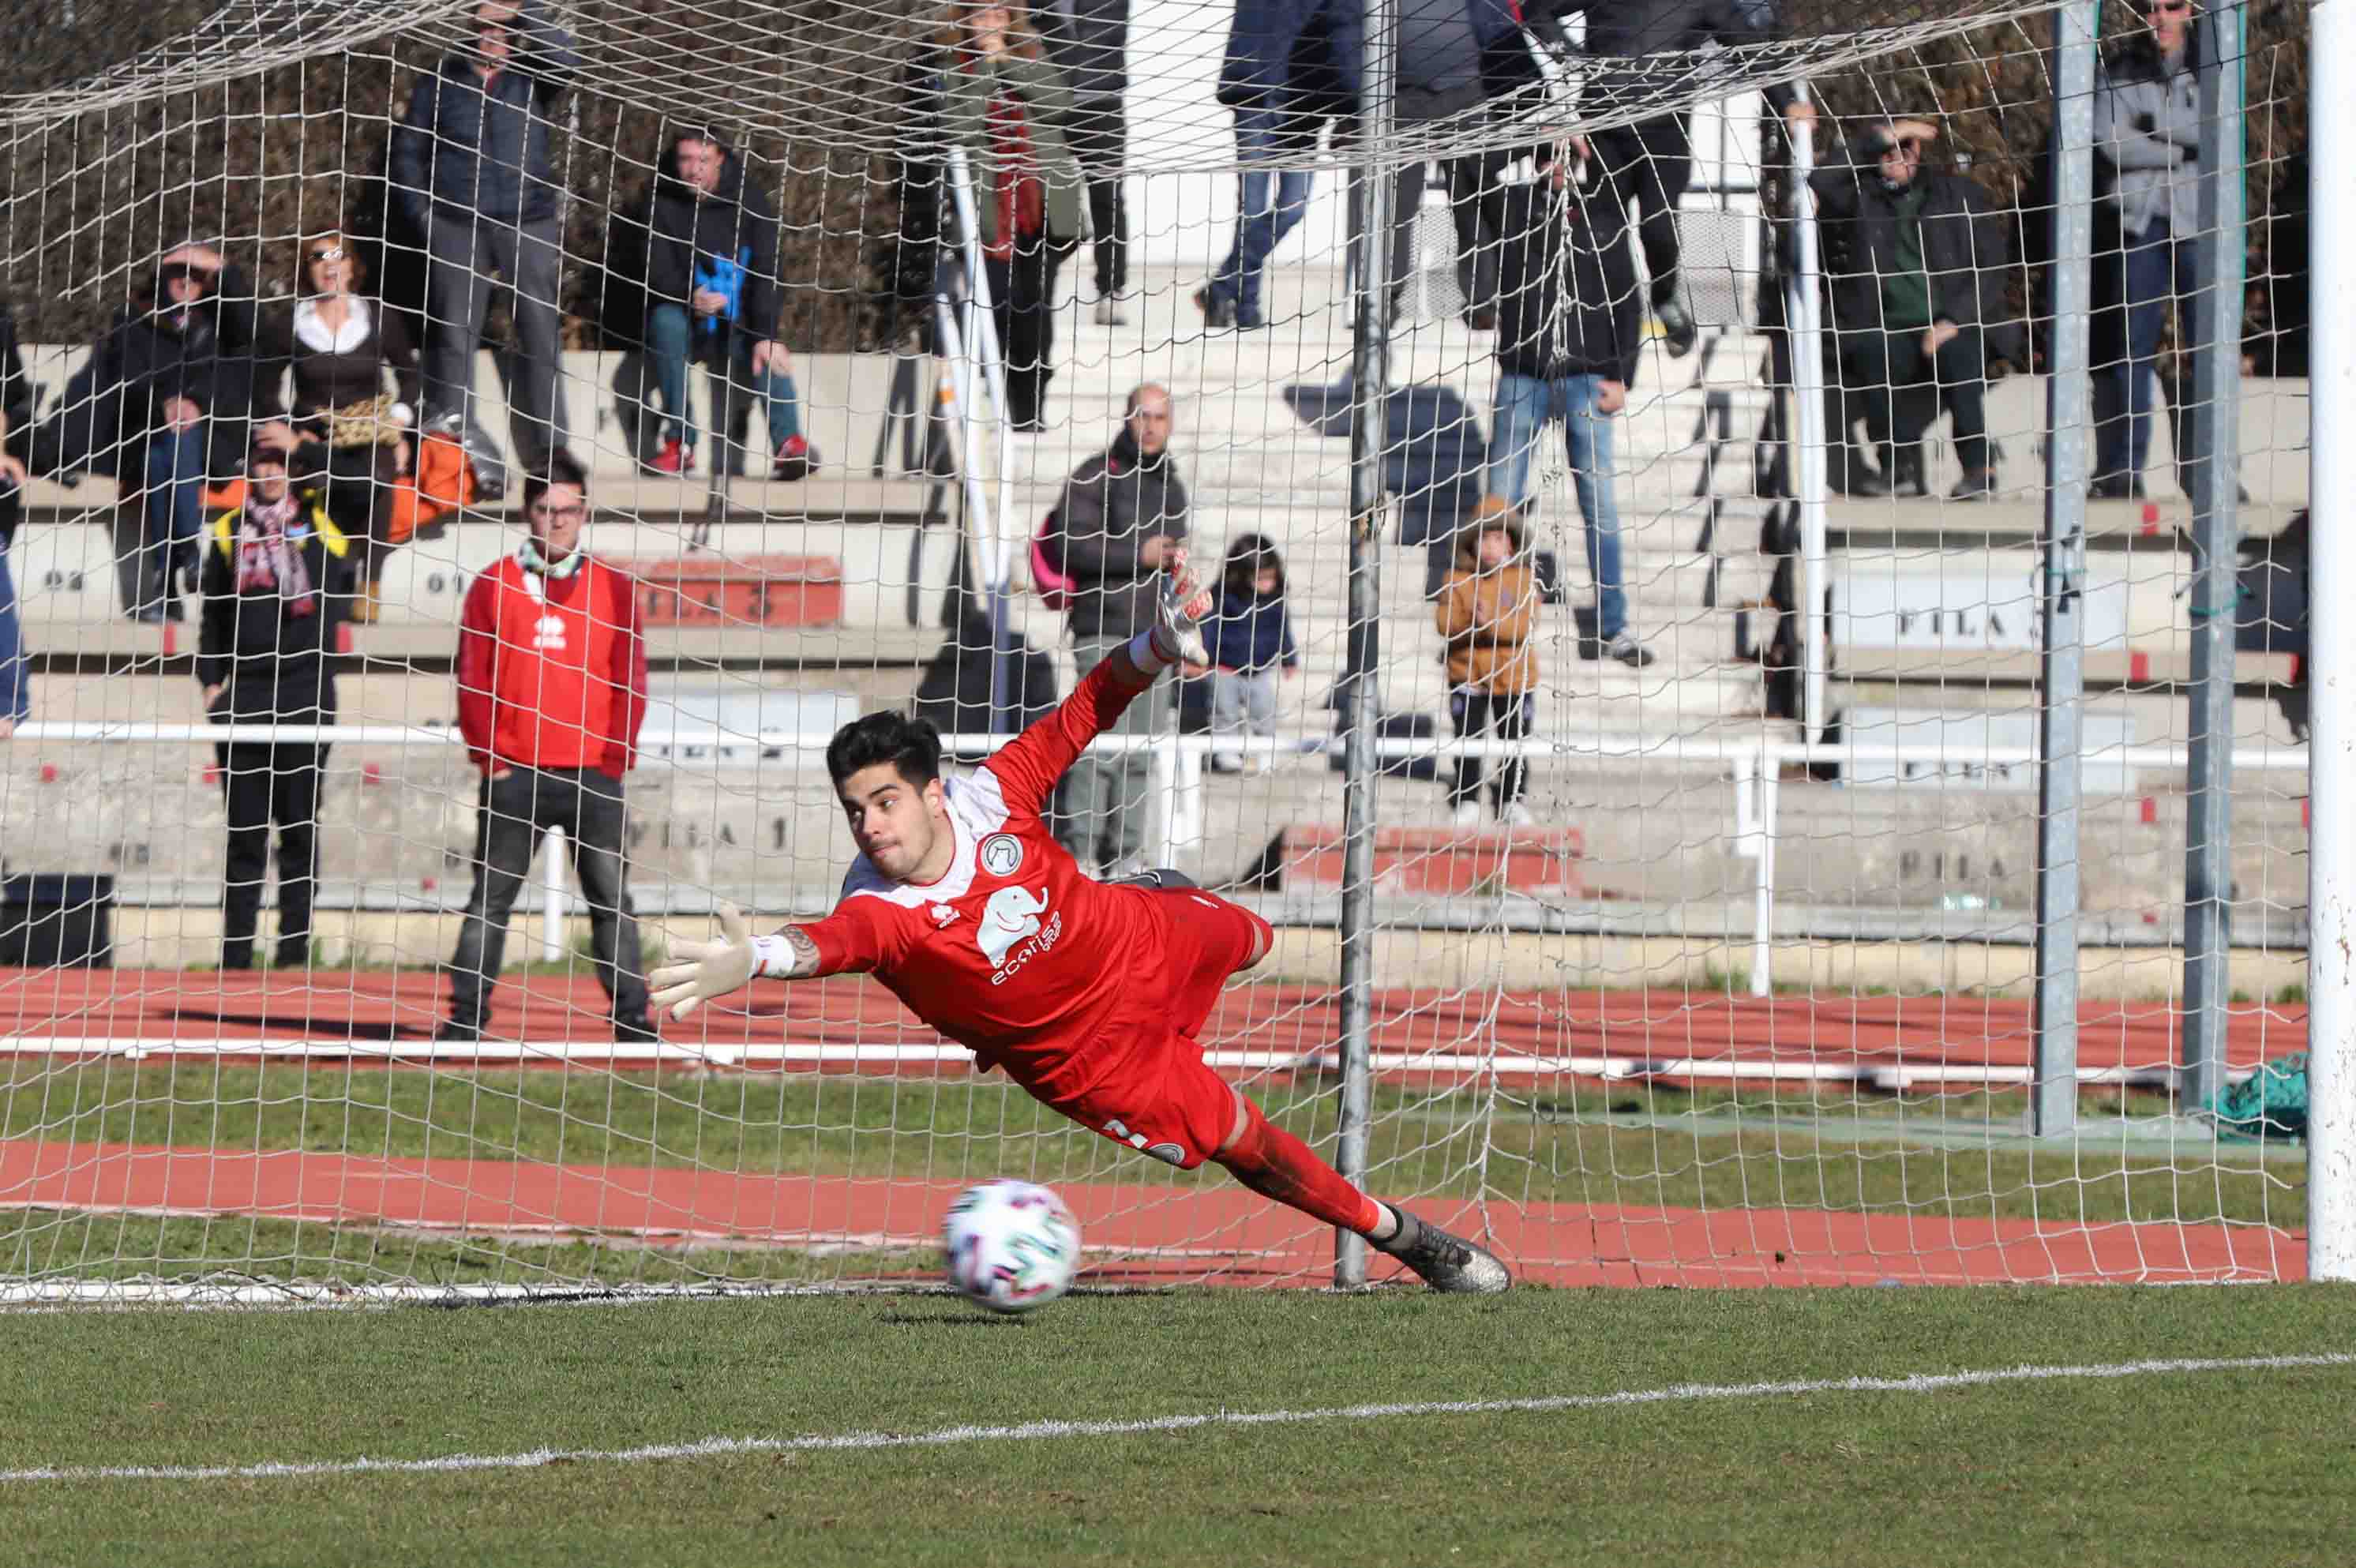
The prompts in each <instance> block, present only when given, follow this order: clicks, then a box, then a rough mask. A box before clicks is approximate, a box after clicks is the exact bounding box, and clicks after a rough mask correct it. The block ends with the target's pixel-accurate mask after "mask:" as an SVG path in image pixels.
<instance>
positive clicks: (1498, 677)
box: [1434, 496, 1538, 828]
mask: <svg viewBox="0 0 2356 1568" xmlns="http://www.w3.org/2000/svg"><path fill="white" fill-rule="evenodd" d="M1434 618H1435V619H1436V620H1437V621H1438V623H1439V626H1440V636H1441V637H1443V638H1445V639H1447V649H1446V650H1445V651H1444V652H1443V653H1442V655H1441V658H1442V659H1443V660H1445V661H1446V663H1447V665H1448V687H1449V691H1448V716H1449V718H1450V719H1451V721H1452V722H1453V723H1454V725H1455V726H1456V734H1457V736H1459V737H1460V738H1462V739H1465V740H1481V739H1484V738H1486V737H1489V736H1495V737H1496V738H1497V739H1499V740H1520V739H1522V738H1524V737H1525V736H1527V735H1528V734H1529V733H1530V725H1531V718H1532V714H1533V712H1534V710H1535V709H1536V707H1537V703H1536V701H1535V699H1534V698H1533V697H1532V696H1531V694H1530V693H1532V692H1533V691H1535V690H1536V689H1537V683H1538V663H1537V652H1536V650H1534V649H1533V648H1532V647H1531V639H1532V638H1533V637H1534V636H1535V634H1536V633H1537V620H1538V583H1537V572H1536V571H1535V570H1533V569H1532V567H1531V565H1530V564H1529V560H1528V554H1527V551H1526V548H1525V542H1524V540H1523V537H1522V525H1521V524H1520V523H1519V522H1518V521H1515V517H1514V512H1513V508H1512V507H1510V506H1509V505H1507V504H1506V502H1505V499H1503V498H1502V497H1498V496H1486V497H1483V499H1482V501H1481V504H1480V506H1479V507H1478V508H1477V509H1475V510H1474V511H1473V514H1472V524H1471V525H1470V526H1469V527H1467V528H1466V529H1465V530H1464V531H1463V532H1462V536H1461V537H1460V538H1459V540H1458V542H1457V546H1456V569H1455V570H1454V571H1452V572H1451V573H1449V575H1448V581H1447V584H1446V585H1444V586H1443V587H1442V588H1441V589H1440V600H1439V603H1438V605H1437V606H1436V607H1435V608H1434ZM1526 772H1527V769H1526V768H1525V766H1524V765H1523V762H1522V759H1521V758H1520V757H1510V758H1508V759H1506V760H1505V762H1504V763H1503V764H1501V765H1500V766H1499V767H1498V768H1497V771H1496V775H1495V777H1494V779H1491V780H1490V783H1489V798H1490V800H1491V801H1492V803H1493V804H1494V808H1495V811H1496V814H1497V817H1498V820H1499V821H1501V822H1507V823H1509V824H1511V825H1513V826H1515V827H1527V826H1529V825H1530V822H1532V820H1533V819H1532V818H1531V815H1530V811H1529V808H1528V807H1527V806H1526V805H1524V804H1523V803H1522V790H1523V786H1524V782H1525V777H1526ZM1482 776H1483V768H1482V766H1481V759H1480V758H1479V757H1459V758H1458V759H1457V762H1456V773H1455V779H1454V782H1453V783H1452V784H1451V787H1450V789H1449V792H1448V800H1449V804H1450V806H1451V808H1452V809H1453V815H1454V818H1455V822H1456V825H1457V826H1458V827H1460V828H1472V827H1478V826H1480V823H1481V781H1482Z"/></svg>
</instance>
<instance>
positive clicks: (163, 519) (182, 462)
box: [146, 420, 206, 546]
mask: <svg viewBox="0 0 2356 1568" xmlns="http://www.w3.org/2000/svg"><path fill="white" fill-rule="evenodd" d="M205 456H206V446H205V426H204V422H203V421H201V420H199V421H198V422H197V423H196V424H191V425H189V426H188V427H187V429H186V430H172V429H164V430H158V431H156V432H155V433H154V434H153V435H149V436H148V437H147V506H146V519H147V542H148V544H149V545H151V546H157V545H167V544H180V543H186V542H193V541H195V540H197V539H198V538H199V537H201V536H202V535H203V533H204V532H205Z"/></svg>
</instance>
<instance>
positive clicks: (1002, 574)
mask: <svg viewBox="0 0 2356 1568" xmlns="http://www.w3.org/2000/svg"><path fill="white" fill-rule="evenodd" d="M941 164H942V167H943V169H944V170H945V171H946V172H947V174H948V186H949V197H950V199H951V201H952V203H953V204H954V207H955V209H956V212H957V220H958V233H959V234H960V235H961V236H962V237H963V240H964V248H963V252H962V253H963V255H964V257H965V274H966V276H965V286H966V299H967V301H968V304H969V316H968V317H967V329H966V343H967V345H968V346H969V348H970V349H971V350H972V352H973V354H974V357H975V360H976V361H977V363H978V364H979V366H980V371H981V373H982V375H983V377H984V378H985V379H986V381H988V383H989V386H990V398H991V414H992V415H993V419H994V424H993V429H994V432H995V434H996V435H997V438H998V439H997V457H998V475H997V479H998V483H997V490H998V504H997V505H996V506H995V507H988V508H984V509H983V510H980V512H979V513H977V514H976V515H977V517H978V518H979V520H980V522H979V527H980V535H979V536H978V537H980V538H982V539H986V540H987V543H986V544H985V545H984V546H983V547H982V548H981V549H980V551H979V552H978V553H979V554H980V557H981V562H982V567H983V571H984V573H985V574H986V575H985V578H984V583H983V586H984V587H985V589H986V590H987V592H988V595H989V596H988V598H987V599H985V600H984V601H983V603H984V607H985V608H986V610H987V612H988V614H989V617H990V733H991V734H992V735H1012V733H1013V732H1014V730H1015V729H1016V728H1017V725H1016V724H1015V716H1016V714H1017V712H1018V710H1019V702H1020V696H1019V693H1017V692H1016V691H1015V690H1014V682H1013V679H1012V670H1011V666H1012V662H1013V658H1014V648H1013V641H1014V630H1013V595H1012V589H1011V588H1010V586H1009V584H1010V583H1011V581H1012V575H1013V567H1012V539H1013V532H1012V528H1013V524H1012V521H1011V518H1012V509H1013V505H1014V427H1013V424H1012V419H1011V416H1010V415H1009V414H1008V413H1007V411H1006V410H1007V403H1006V356H1005V346H1004V345H1003V344H1001V343H1000V342H999V340H998V323H997V318H996V317H993V316H992V315H991V298H990V274H989V271H988V269H987V268H986V267H985V266H984V265H983V263H982V259H981V228H980V223H979V221H978V220H977V219H976V216H975V208H974V195H973V172H972V169H971V167H970V166H969V164H968V162H967V160H966V154H965V148H964V147H963V146H961V145H958V144H957V143H955V142H952V143H950V144H948V146H947V147H945V148H944V149H943V153H942V160H941ZM972 392H973V386H972V381H971V378H968V381H967V385H966V393H967V397H968V400H969V401H968V404H967V414H966V432H967V440H966V442H965V444H964V445H965V453H964V457H965V463H966V466H967V467H969V468H975V469H978V468H979V467H980V463H981V454H980V443H979V442H978V441H976V440H974V439H973V434H974V430H975V423H974V415H973V412H972V404H971V402H970V399H971V396H972ZM976 488H977V489H978V487H976Z"/></svg>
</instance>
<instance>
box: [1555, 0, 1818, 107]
mask: <svg viewBox="0 0 2356 1568" xmlns="http://www.w3.org/2000/svg"><path fill="white" fill-rule="evenodd" d="M1541 4H1542V5H1543V8H1544V10H1545V11H1546V13H1547V15H1548V16H1558V15H1560V14H1563V13H1567V12H1570V11H1584V12H1586V13H1587V53H1588V54H1589V55H1590V56H1591V57H1594V58H1597V59H1603V60H1608V61H1612V62H1615V63H1612V64H1606V65H1602V66H1600V67H1598V68H1597V69H1596V70H1595V71H1594V72H1593V74H1592V75H1591V76H1590V80H1589V82H1588V85H1587V88H1586V94H1587V95H1588V101H1589V102H1593V103H1595V104H1597V105H1599V106H1602V107H1611V106H1613V105H1616V104H1620V103H1624V102H1628V101H1629V100H1630V99H1631V98H1633V97H1636V96H1639V95H1643V94H1646V93H1651V94H1654V95H1657V96H1665V95H1667V94H1668V93H1671V92H1673V91H1689V90H1690V87H1691V84H1692V66H1691V64H1690V63H1689V62H1682V63H1674V64H1669V65H1665V67H1663V68H1661V69H1660V70H1654V69H1653V68H1648V67H1645V66H1642V65H1636V64H1633V63H1618V62H1630V61H1634V60H1636V59H1640V58H1641V57H1643V56H1645V55H1657V54H1690V53H1692V52H1694V51H1696V50H1697V49H1702V48H1708V46H1709V45H1711V44H1714V43H1716V44H1726V45H1729V46H1738V47H1739V46H1740V45H1743V44H1763V43H1771V42H1772V41H1773V40H1774V39H1776V38H1780V37H1782V36H1783V24H1782V20H1781V18H1780V17H1778V16H1777V15H1776V6H1775V0H1603V3H1601V4H1596V5H1572V4H1550V5H1548V4H1544V0H1541ZM1766 94H1767V102H1768V103H1769V104H1770V105H1771V106H1772V108H1773V109H1774V110H1775V112H1776V113H1783V110H1784V108H1785V107H1786V106H1787V105H1789V104H1790V103H1791V102H1792V97H1793V93H1792V87H1791V84H1790V83H1789V82H1775V83H1773V84H1772V85H1770V86H1769V87H1768V88H1767V90H1766Z"/></svg>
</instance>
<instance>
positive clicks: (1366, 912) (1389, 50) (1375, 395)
mask: <svg viewBox="0 0 2356 1568" xmlns="http://www.w3.org/2000/svg"><path fill="white" fill-rule="evenodd" d="M1362 4H1363V5H1364V7H1365V12H1364V14H1365V29H1366V36H1365V53H1364V55H1363V56H1362V57H1361V69H1362V71H1363V73H1364V74H1363V79H1362V81H1361V83H1360V87H1359V113H1358V145H1357V154H1358V156H1357V161H1356V163H1355V165H1354V166H1352V168H1351V170H1350V180H1351V183H1352V184H1353V185H1354V186H1355V188H1356V192H1355V194H1356V196H1357V199H1356V200H1355V202H1353V203H1352V204H1351V207H1352V210H1354V211H1355V212H1356V213H1357V214H1358V231H1357V232H1356V233H1355V234H1353V235H1351V236H1350V243H1351V244H1353V245H1355V246H1356V247H1357V251H1358V299H1357V319H1356V322H1355V326H1354V327H1353V328H1352V333H1351V352H1350V402H1351V408H1350V591H1349V602H1350V627H1349V634H1348V637H1347V639H1346V641H1347V645H1348V648H1349V664H1348V673H1347V675H1346V676H1345V678H1344V679H1345V684H1346V689H1347V695H1346V696H1345V697H1344V704H1345V717H1346V719H1347V724H1348V727H1347V728H1346V729H1345V730H1344V756H1343V775H1342V974H1341V985H1342V1018H1341V1024H1342V1030H1341V1035H1342V1037H1341V1042H1340V1044H1341V1056H1342V1105H1341V1118H1340V1122H1341V1125H1340V1133H1339V1138H1338V1143H1337V1146H1336V1148H1335V1150H1334V1154H1333V1165H1334V1168H1335V1169H1336V1170H1338V1171H1340V1172H1341V1173H1342V1174H1343V1175H1344V1176H1347V1177H1349V1179H1350V1180H1352V1181H1354V1182H1355V1183H1357V1184H1358V1185H1359V1186H1360V1187H1365V1183H1366V1144H1367V1135H1368V1131H1369V1127H1370V1124H1371V1122H1372V1121H1373V1117H1374V1058H1373V1046H1374V1042H1373V1036H1374V942H1375V918H1374V915H1375V780H1376V770H1377V768H1378V767H1379V764H1378V762H1377V761H1376V756H1375V725H1376V722H1377V720H1378V719H1379V717H1380V713H1381V707H1380V703H1379V702H1378V701H1377V693H1376V689H1375V687H1376V664H1377V663H1378V662H1379V659H1378V656H1377V654H1376V646H1377V643H1376V631H1377V630H1378V624H1377V623H1378V621H1379V618H1380V616H1381V609H1382V598H1381V591H1380V590H1381V576H1380V572H1381V565H1382V547H1383V531H1382V525H1383V512H1384V506H1383V447H1384V445H1385V441H1384V437H1385V431H1384V429H1383V415H1384V410H1385V402H1386V400H1385V396H1384V392H1385V389H1386V386H1387V381H1388V380H1389V375H1390V367H1389V362H1388V361H1389V358H1390V314H1391V313H1390V292H1391V289H1390V285H1391V280H1390V275H1389V269H1390V250H1391V247H1390V231H1391V186H1392V180H1391V177H1390V174H1389V171H1388V169H1387V166H1385V164H1384V161H1383V160H1384V159H1385V158H1387V157H1388V156H1391V151H1392V150H1391V146H1390V141H1391V127H1392V113H1391V84H1392V71H1393V60H1394V58H1395V53H1396V50H1395V45H1396V32H1395V29H1396V27H1397V26H1398V18H1397V5H1398V0H1362ZM1365 1283H1366V1243H1365V1239H1364V1238H1362V1237H1360V1236H1357V1235H1355V1234H1354V1233H1353V1232H1351V1231H1348V1230H1341V1231H1336V1232H1335V1233H1334V1242H1333V1284H1334V1286H1335V1288H1336V1289H1340V1290H1354V1289H1356V1288H1357V1287H1358V1286H1360V1285H1363V1284H1365Z"/></svg>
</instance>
